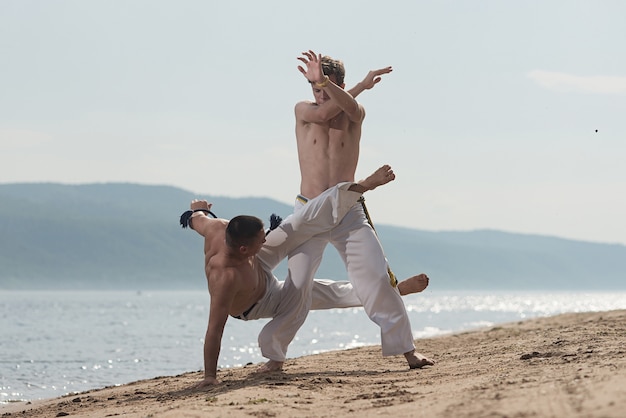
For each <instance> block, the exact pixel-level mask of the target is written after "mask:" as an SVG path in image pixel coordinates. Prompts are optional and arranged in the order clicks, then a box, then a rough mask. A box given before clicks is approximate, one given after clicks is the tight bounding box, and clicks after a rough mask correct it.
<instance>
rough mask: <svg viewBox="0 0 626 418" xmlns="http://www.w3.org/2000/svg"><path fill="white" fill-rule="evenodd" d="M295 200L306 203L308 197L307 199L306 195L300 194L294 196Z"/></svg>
mask: <svg viewBox="0 0 626 418" xmlns="http://www.w3.org/2000/svg"><path fill="white" fill-rule="evenodd" d="M296 200H297V201H298V202H300V203H302V204H303V205H306V204H307V203H309V199H307V198H306V197H304V196H302V195H301V194H299V195H298V196H296Z"/></svg>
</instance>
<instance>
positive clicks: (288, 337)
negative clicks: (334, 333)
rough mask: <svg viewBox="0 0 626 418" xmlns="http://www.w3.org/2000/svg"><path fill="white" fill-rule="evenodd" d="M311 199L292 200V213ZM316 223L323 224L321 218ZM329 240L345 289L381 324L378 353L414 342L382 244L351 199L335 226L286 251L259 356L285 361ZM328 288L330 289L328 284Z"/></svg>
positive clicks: (392, 352)
mask: <svg viewBox="0 0 626 418" xmlns="http://www.w3.org/2000/svg"><path fill="white" fill-rule="evenodd" d="M329 190H331V189H329ZM320 196H321V195H320ZM320 196H318V198H319V197H320ZM316 199H317V198H315V199H311V200H310V201H309V202H308V203H306V204H302V203H301V202H300V201H299V200H297V201H296V208H295V210H294V215H293V216H298V215H299V214H300V213H301V211H308V210H309V208H308V205H310V204H311V203H312V202H315V201H316ZM319 222H320V223H322V221H321V220H320V221H319ZM325 226H328V224H326V225H325ZM272 233H273V232H272ZM270 236H271V234H270ZM328 243H331V244H333V246H334V247H335V248H336V249H337V251H338V252H339V254H340V256H341V258H342V259H343V261H344V263H345V265H346V268H347V271H348V278H349V279H350V282H351V283H352V287H353V289H352V290H350V292H354V295H356V297H357V298H358V299H359V301H360V302H361V303H360V305H362V306H363V308H364V310H365V312H366V313H367V315H368V316H369V318H370V319H371V320H372V321H374V322H375V323H376V324H377V325H378V326H379V327H380V330H381V345H382V351H383V355H384V356H390V355H397V354H403V353H406V352H409V351H411V350H413V349H414V348H415V346H414V344H413V334H412V330H411V324H410V322H409V317H408V314H407V312H406V308H405V306H404V303H403V301H402V298H401V297H400V293H399V292H398V290H397V288H394V287H392V286H391V285H390V284H389V275H388V273H387V260H386V258H385V255H384V253H383V249H382V247H381V245H380V242H379V241H378V237H377V236H376V233H375V232H374V230H373V229H372V227H371V226H370V225H369V223H368V222H367V218H366V216H365V213H364V211H363V208H362V206H361V205H360V204H355V205H352V207H351V208H350V210H349V211H348V213H347V214H346V215H345V216H344V217H343V219H340V222H339V223H338V224H337V225H336V226H334V227H331V228H328V229H327V230H326V231H322V232H319V233H318V234H316V235H315V236H313V237H311V238H310V239H309V240H308V241H305V242H303V243H302V245H300V246H299V247H297V248H295V249H294V250H293V251H291V252H289V262H288V273H287V278H286V279H285V282H284V284H283V286H282V289H281V297H282V300H281V301H280V302H278V306H277V307H276V314H275V315H274V316H273V319H272V320H271V321H270V322H268V323H267V324H266V325H265V327H264V328H263V330H261V333H260V334H259V346H260V348H261V353H262V354H263V356H264V357H266V358H269V359H270V360H275V361H284V360H285V358H286V355H287V347H288V346H289V343H290V342H291V341H292V340H293V338H294V337H295V335H296V332H297V331H298V329H299V328H300V327H301V326H302V324H303V323H304V321H305V320H306V317H307V315H308V312H309V310H310V309H311V308H312V307H313V290H314V289H318V290H316V292H319V289H320V288H319V287H318V286H317V285H314V281H313V275H314V274H315V272H316V271H317V268H318V267H319V265H320V263H321V261H322V256H323V252H324V248H325V247H326V245H327V244H328ZM328 289H331V290H330V292H331V293H332V292H333V290H332V288H328ZM330 301H332V299H331V300H330ZM330 301H326V302H324V303H330ZM316 303H318V302H316ZM318 306H319V303H318ZM318 309H319V308H318Z"/></svg>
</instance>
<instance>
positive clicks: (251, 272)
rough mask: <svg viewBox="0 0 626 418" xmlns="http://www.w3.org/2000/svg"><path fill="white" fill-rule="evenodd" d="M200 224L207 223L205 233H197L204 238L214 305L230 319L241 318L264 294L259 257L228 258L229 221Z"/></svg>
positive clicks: (208, 221) (203, 219) (207, 274)
mask: <svg viewBox="0 0 626 418" xmlns="http://www.w3.org/2000/svg"><path fill="white" fill-rule="evenodd" d="M201 220H202V221H206V224H205V225H202V226H204V228H203V229H201V228H202V226H201V225H199V228H198V232H199V233H200V234H201V235H203V236H204V254H205V272H206V278H207V282H208V287H209V293H210V294H211V303H212V304H213V303H217V304H219V305H222V308H223V309H225V310H227V311H228V314H230V315H234V316H237V315H240V314H241V313H242V312H244V311H245V310H246V309H248V308H250V306H252V305H253V304H254V303H256V302H257V301H258V300H259V299H260V298H261V296H262V295H263V294H264V293H265V276H264V273H263V271H262V269H261V267H260V265H259V262H258V260H257V257H256V256H251V257H247V258H244V259H241V260H236V259H233V258H232V257H229V255H228V251H227V247H226V245H225V244H224V240H225V231H226V225H227V224H228V222H227V221H225V220H223V219H217V220H213V219H211V220H209V219H208V218H201ZM196 222H198V221H196ZM198 223H200V222H198Z"/></svg>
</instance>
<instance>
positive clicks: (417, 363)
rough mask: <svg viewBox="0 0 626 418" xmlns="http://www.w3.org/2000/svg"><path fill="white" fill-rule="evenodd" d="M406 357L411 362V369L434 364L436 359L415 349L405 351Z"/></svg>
mask: <svg viewBox="0 0 626 418" xmlns="http://www.w3.org/2000/svg"><path fill="white" fill-rule="evenodd" d="M404 357H405V358H406V361H408V362H409V369H421V368H422V367H424V366H433V365H434V364H435V362H434V361H432V360H430V359H428V358H426V357H424V356H423V355H421V354H420V353H418V352H417V351H415V350H413V351H409V352H408V353H404Z"/></svg>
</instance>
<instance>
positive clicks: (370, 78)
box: [361, 66, 393, 90]
mask: <svg viewBox="0 0 626 418" xmlns="http://www.w3.org/2000/svg"><path fill="white" fill-rule="evenodd" d="M392 71H393V68H391V66H389V67H385V68H381V69H379V70H372V71H370V72H369V73H367V75H366V76H365V78H364V79H363V81H361V83H363V88H364V89H365V90H369V89H371V88H372V87H374V86H375V85H376V84H378V83H379V82H380V80H382V78H381V77H380V76H381V75H383V74H389V73H390V72H392Z"/></svg>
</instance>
